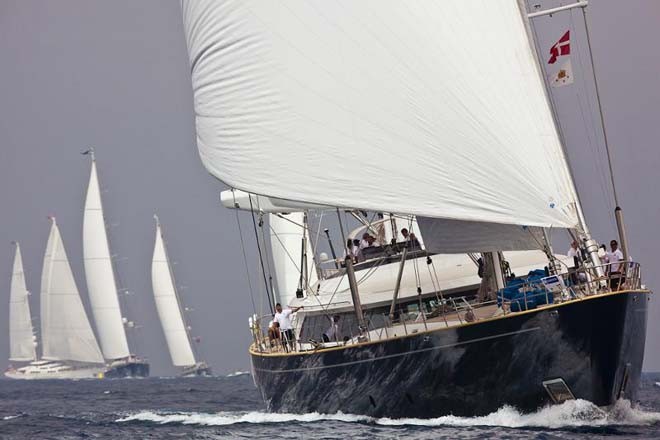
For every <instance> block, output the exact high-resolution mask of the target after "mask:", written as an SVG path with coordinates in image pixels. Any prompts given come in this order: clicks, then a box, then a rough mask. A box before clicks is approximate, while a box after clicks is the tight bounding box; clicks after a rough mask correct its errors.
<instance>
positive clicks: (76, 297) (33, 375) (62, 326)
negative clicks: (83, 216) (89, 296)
mask: <svg viewBox="0 0 660 440" xmlns="http://www.w3.org/2000/svg"><path fill="white" fill-rule="evenodd" d="M51 220H52V225H51V229H50V235H49V237H48V244H47V245H46V253H45V256H44V265H43V272H42V276H41V340H42V356H41V359H39V358H37V351H36V337H35V336H34V333H33V329H32V321H31V317H30V308H29V303H28V291H27V289H26V285H25V275H24V273H23V262H22V260H21V253H20V248H19V246H18V244H17V245H16V255H15V258H14V270H13V273H12V282H11V296H10V317H9V320H10V342H11V344H10V345H11V357H10V360H12V361H31V362H30V363H29V364H28V365H26V366H24V367H20V368H10V369H9V370H7V371H6V372H5V376H7V377H10V378H12V379H86V378H88V379H92V378H96V377H100V376H101V375H102V373H103V371H104V370H105V365H104V360H103V356H102V355H101V351H100V349H99V346H98V343H97V342H96V338H95V337H94V333H93V332H92V328H91V326H90V324H89V320H88V319H87V315H86V313H85V309H84V307H83V304H82V301H81V300H80V294H79V292H78V288H77V287H76V282H75V280H74V278H73V273H72V272H71V267H70V265H69V260H68V258H67V255H66V252H65V250H64V245H63V244H62V238H61V236H60V232H59V229H58V227H57V224H56V222H55V218H51Z"/></svg>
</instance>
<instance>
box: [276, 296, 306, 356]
mask: <svg viewBox="0 0 660 440" xmlns="http://www.w3.org/2000/svg"><path fill="white" fill-rule="evenodd" d="M302 308H303V306H300V307H293V308H290V307H287V308H286V309H282V305H281V304H280V303H277V304H275V311H276V313H275V317H274V318H273V321H275V322H277V323H278V324H279V327H280V331H281V332H283V333H284V337H285V338H286V341H285V342H286V344H285V345H284V349H285V350H288V349H289V348H290V349H291V350H293V349H294V347H295V336H294V334H293V325H292V324H291V314H292V313H296V312H297V311H298V310H300V309H302ZM287 344H288V348H287Z"/></svg>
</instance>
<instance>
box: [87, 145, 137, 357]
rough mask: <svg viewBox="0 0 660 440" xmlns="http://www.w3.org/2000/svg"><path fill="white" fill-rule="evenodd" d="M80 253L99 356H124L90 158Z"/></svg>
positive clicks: (122, 333) (124, 342) (123, 333)
mask: <svg viewBox="0 0 660 440" xmlns="http://www.w3.org/2000/svg"><path fill="white" fill-rule="evenodd" d="M83 256H84V262H85V277H86V279H87V290H88V292H89V301H90V303H91V304H92V314H93V315H94V321H95V322H96V330H97V332H98V334H99V340H100V342H101V349H102V350H103V355H104V356H105V358H106V359H119V358H125V357H127V356H128V355H129V354H130V351H129V349H128V341H127V340H126V331H125V329H124V323H123V321H122V315H121V309H120V307H119V298H118V297H117V285H116V283H115V275H114V272H113V269H112V260H111V257H110V247H109V245H108V236H107V234H106V230H105V219H104V216H103V206H102V203H101V192H100V190H99V181H98V177H97V175H96V160H95V159H94V158H92V171H91V173H90V176H89V186H88V187H87V198H86V199H85V214H84V219H83Z"/></svg>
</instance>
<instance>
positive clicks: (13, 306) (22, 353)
mask: <svg viewBox="0 0 660 440" xmlns="http://www.w3.org/2000/svg"><path fill="white" fill-rule="evenodd" d="M29 296H30V293H29V292H28V290H27V286H26V285H25V273H24V272H23V259H22V257H21V247H20V245H19V244H18V243H16V253H15V254H14V268H13V270H12V274H11V290H10V293H9V360H10V361H34V360H36V359H37V349H36V337H35V334H34V328H33V327H32V317H31V315H30V301H29Z"/></svg>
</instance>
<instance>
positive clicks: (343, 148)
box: [182, 0, 579, 233]
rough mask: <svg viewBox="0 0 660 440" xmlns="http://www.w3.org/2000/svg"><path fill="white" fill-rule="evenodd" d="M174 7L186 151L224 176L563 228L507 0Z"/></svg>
mask: <svg viewBox="0 0 660 440" xmlns="http://www.w3.org/2000/svg"><path fill="white" fill-rule="evenodd" d="M182 10H183V20H184V27H185V32H186V39H187V45H188V51H189V58H190V63H191V73H192V86H193V91H194V95H195V96H194V104H195V111H196V126H197V144H198V147H199V151H200V156H201V159H202V161H203V163H204V165H205V166H206V168H207V169H208V170H209V171H210V172H211V173H212V174H213V175H214V176H216V177H217V178H219V179H221V180H222V181H224V182H226V183H227V184H229V185H230V186H232V187H234V188H238V189H241V190H244V191H248V192H251V193H254V194H260V195H266V196H271V197H277V198H282V199H289V200H295V201H301V202H307V203H315V204H321V205H331V206H340V207H348V208H363V209H370V210H374V211H381V212H395V213H406V214H416V215H418V216H427V217H433V218H443V219H453V220H459V221H471V222H485V223H500V224H508V225H525V226H542V227H550V226H552V227H566V228H574V227H576V225H578V223H579V219H578V212H577V207H576V203H577V201H576V200H577V197H576V193H575V188H574V185H573V182H572V179H571V177H570V172H569V169H568V165H567V163H566V160H565V156H564V153H563V151H562V146H561V142H560V139H559V135H558V133H557V130H556V127H555V125H554V121H553V116H552V112H551V109H550V105H549V102H548V99H547V97H546V94H545V89H544V84H543V78H542V76H541V75H540V72H539V67H538V65H537V61H536V58H535V54H534V49H533V45H532V44H531V43H530V41H529V38H528V34H527V30H526V26H527V21H526V18H525V17H524V14H525V11H524V9H523V7H522V4H521V3H520V2H519V1H516V0H443V1H435V0H433V1H431V0H419V1H414V2H409V1H398V0H378V1H375V0H374V1H359V2H358V1H347V0H346V1H342V0H339V1H334V2H327V1H321V0H311V1H292V2H272V1H265V0H243V1H240V2H234V1H218V0H183V2H182ZM518 232H519V231H518V230H517V229H515V230H514V233H518Z"/></svg>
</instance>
